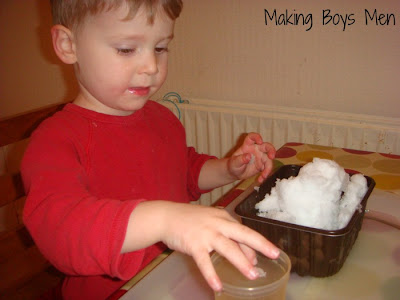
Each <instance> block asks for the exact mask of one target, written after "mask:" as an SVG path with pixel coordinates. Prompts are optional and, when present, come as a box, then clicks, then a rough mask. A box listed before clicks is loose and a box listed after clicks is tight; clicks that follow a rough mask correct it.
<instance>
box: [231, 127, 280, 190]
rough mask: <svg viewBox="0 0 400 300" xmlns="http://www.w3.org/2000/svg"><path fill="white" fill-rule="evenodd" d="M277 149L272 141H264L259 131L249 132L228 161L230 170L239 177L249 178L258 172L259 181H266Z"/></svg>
mask: <svg viewBox="0 0 400 300" xmlns="http://www.w3.org/2000/svg"><path fill="white" fill-rule="evenodd" d="M275 153H276V150H275V148H274V146H272V145H271V144H270V143H264V142H263V140H262V137H261V136H260V135H259V134H258V133H254V132H253V133H249V134H248V135H247V136H246V138H245V140H244V142H243V144H242V146H240V148H239V149H238V150H236V151H235V152H234V153H233V155H232V157H230V158H229V161H228V171H229V172H230V174H231V175H232V176H235V177H237V178H238V179H246V178H249V177H251V176H253V175H255V174H257V173H258V172H261V174H260V176H259V177H258V182H260V183H261V182H262V181H264V180H265V179H266V178H267V176H268V174H269V173H270V172H271V170H272V166H273V165H272V160H273V159H274V158H275Z"/></svg>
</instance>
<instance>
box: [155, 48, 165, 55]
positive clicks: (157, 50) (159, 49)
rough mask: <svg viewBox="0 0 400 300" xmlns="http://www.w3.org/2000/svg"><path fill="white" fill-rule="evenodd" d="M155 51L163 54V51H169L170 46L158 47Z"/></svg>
mask: <svg viewBox="0 0 400 300" xmlns="http://www.w3.org/2000/svg"><path fill="white" fill-rule="evenodd" d="M155 51H156V53H157V54H161V53H164V52H168V48H167V47H156V48H155Z"/></svg>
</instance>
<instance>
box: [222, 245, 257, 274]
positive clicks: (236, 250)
mask: <svg viewBox="0 0 400 300" xmlns="http://www.w3.org/2000/svg"><path fill="white" fill-rule="evenodd" d="M215 251H217V252H218V253H220V254H221V255H223V256H224V257H225V258H226V259H227V260H228V261H229V262H230V263H231V264H232V265H233V266H234V267H235V268H236V269H238V270H239V271H240V272H241V273H242V274H243V275H244V276H246V277H247V278H248V279H256V278H257V276H258V273H257V271H256V269H255V266H254V264H253V261H249V259H248V258H247V257H246V255H245V253H244V252H243V251H242V248H241V247H239V245H238V244H237V243H236V242H234V241H232V240H231V239H226V241H225V242H223V243H218V244H216V245H215Z"/></svg>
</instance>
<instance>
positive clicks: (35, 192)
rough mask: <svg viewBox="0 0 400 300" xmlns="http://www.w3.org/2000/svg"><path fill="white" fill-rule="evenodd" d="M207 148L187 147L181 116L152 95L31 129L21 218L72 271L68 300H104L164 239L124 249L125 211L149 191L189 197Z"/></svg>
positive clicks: (59, 264)
mask: <svg viewBox="0 0 400 300" xmlns="http://www.w3.org/2000/svg"><path fill="white" fill-rule="evenodd" d="M210 158H211V157H210V156H207V155H201V154H198V153H196V152H195V150H194V149H193V148H190V147H187V146H186V138H185V131H184V128H183V127H182V125H181V123H180V122H179V120H177V119H176V117H175V116H174V115H173V114H172V113H171V112H170V111H169V110H168V109H167V108H165V107H164V106H162V105H159V104H157V103H155V102H153V101H148V102H147V104H146V105H145V106H144V107H143V108H142V109H141V110H139V111H137V112H135V113H134V114H132V115H130V116H111V115H105V114H101V113H97V112H94V111H90V110H87V109H84V108H81V107H79V106H76V105H74V104H67V105H66V107H65V108H64V109H63V110H62V111H60V112H58V113H56V114H55V115H54V116H53V117H51V118H49V119H47V120H45V121H44V122H43V123H42V124H41V125H40V126H39V128H38V129H37V130H36V131H35V132H34V133H33V135H32V137H31V141H30V144H29V146H28V149H27V151H26V153H25V156H24V159H23V162H22V166H21V172H22V176H23V180H24V184H25V187H26V191H27V193H28V197H27V201H26V204H25V208H24V222H25V224H26V226H27V228H28V229H29V231H30V233H31V235H32V236H33V238H34V240H35V242H36V244H37V246H38V247H39V249H40V250H41V251H42V253H43V254H44V256H45V257H46V258H47V259H48V260H49V261H50V262H51V263H52V264H53V265H54V266H55V267H56V268H58V269H59V270H61V271H62V272H64V273H65V274H67V278H66V280H65V281H64V284H63V296H64V298H65V299H86V300H87V299H96V300H97V299H105V298H106V297H107V296H108V295H110V294H111V293H112V292H114V291H115V290H117V289H118V288H119V287H120V286H122V285H123V284H124V282H125V281H126V280H127V279H129V278H131V277H132V276H133V275H135V274H136V273H137V272H138V271H140V270H141V269H142V268H143V267H144V266H145V265H146V264H148V263H149V262H150V261H151V260H152V259H153V258H154V257H155V256H157V255H158V254H159V253H161V252H162V251H163V250H164V249H165V246H164V245H162V244H160V243H159V244H157V245H153V246H150V247H148V248H146V249H142V250H138V251H135V252H131V253H127V254H120V251H121V247H122V243H123V241H124V238H125V233H126V228H127V223H128V218H129V216H130V214H131V212H132V210H133V209H135V207H136V205H137V204H138V203H140V202H141V201H148V200H171V201H175V202H189V201H192V200H196V199H198V197H199V196H200V194H201V193H202V192H204V191H201V190H199V188H198V185H197V182H198V176H199V173H200V169H201V167H202V166H203V164H204V162H205V161H206V160H208V159H210Z"/></svg>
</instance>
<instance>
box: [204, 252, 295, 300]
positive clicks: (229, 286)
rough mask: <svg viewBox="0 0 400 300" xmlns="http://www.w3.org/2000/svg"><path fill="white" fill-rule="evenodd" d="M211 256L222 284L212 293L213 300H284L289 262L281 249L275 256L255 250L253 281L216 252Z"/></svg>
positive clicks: (288, 274)
mask: <svg viewBox="0 0 400 300" xmlns="http://www.w3.org/2000/svg"><path fill="white" fill-rule="evenodd" d="M211 259H212V262H213V264H214V267H215V270H216V272H217V274H218V276H219V277H220V279H221V281H222V286H223V290H222V292H216V293H215V300H245V299H254V300H285V297H286V285H287V282H288V281H289V276H290V268H291V262H290V259H289V257H288V256H287V254H286V253H285V252H283V251H282V250H281V253H280V255H279V258H277V259H269V258H268V257H265V256H263V255H262V254H259V253H257V260H258V263H257V266H256V267H257V268H258V270H259V273H260V276H259V278H257V279H255V280H250V279H247V278H246V277H245V276H244V275H242V273H240V271H239V270H237V269H236V268H235V267H234V266H233V265H232V264H231V263H230V262H229V261H228V260H227V259H225V258H224V257H222V256H221V255H219V254H218V253H214V254H213V255H212V257H211Z"/></svg>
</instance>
